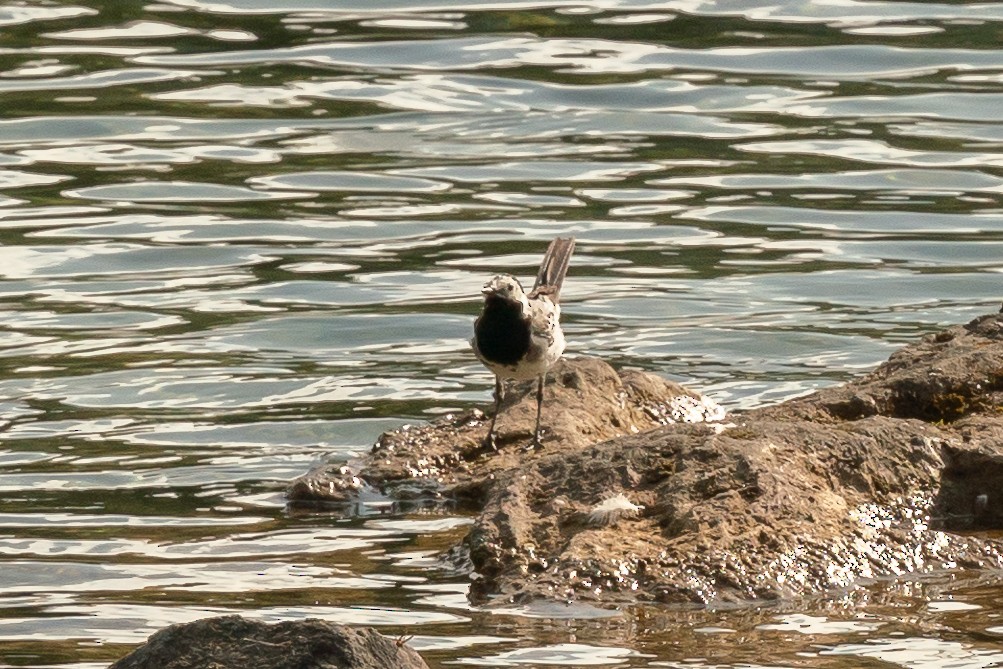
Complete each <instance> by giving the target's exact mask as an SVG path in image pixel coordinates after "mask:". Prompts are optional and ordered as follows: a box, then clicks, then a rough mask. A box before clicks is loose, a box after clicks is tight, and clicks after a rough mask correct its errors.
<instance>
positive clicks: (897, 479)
mask: <svg viewBox="0 0 1003 669" xmlns="http://www.w3.org/2000/svg"><path fill="white" fill-rule="evenodd" d="M551 376H552V377H553V379H552V381H551V382H550V383H549V384H548V386H547V391H546V401H545V405H544V427H545V430H546V434H545V439H544V448H542V449H540V450H537V451H526V450H525V449H524V445H525V444H526V443H528V441H529V439H530V437H531V432H530V431H531V429H532V424H533V417H534V414H533V411H534V410H535V405H534V403H533V396H532V393H531V392H530V389H529V388H528V387H527V388H522V389H520V392H516V393H513V394H512V396H511V397H510V399H509V400H508V401H507V402H506V403H505V404H504V405H503V407H502V412H501V413H500V414H499V418H498V428H499V436H500V439H499V441H498V448H497V450H492V449H485V448H484V447H483V445H482V440H483V437H484V434H485V432H486V420H485V416H484V415H483V414H482V413H481V412H479V411H470V412H467V413H464V414H462V415H457V416H446V417H444V418H442V419H440V420H438V421H435V422H433V423H431V424H429V425H426V426H421V427H405V428H402V429H400V430H397V431H394V432H389V433H386V434H384V435H382V436H381V437H380V439H379V441H378V442H377V444H376V445H375V446H374V448H373V450H372V452H371V453H370V454H369V455H368V457H367V458H365V460H364V461H363V462H361V463H359V465H358V467H356V468H348V467H332V468H321V469H318V470H316V471H313V472H310V473H309V474H307V475H305V476H304V477H302V478H301V479H299V480H297V481H296V482H294V483H293V485H292V486H291V488H290V491H289V496H290V502H291V503H292V504H294V505H295V504H316V503H350V502H357V500H359V499H360V498H363V497H364V496H365V495H366V494H374V493H375V492H379V493H382V494H389V495H391V496H392V497H394V498H395V499H398V500H404V499H410V500H429V499H431V500H453V501H458V502H465V503H467V504H471V505H474V506H475V507H476V508H477V509H478V510H479V511H480V516H479V518H478V520H477V522H476V524H475V525H474V527H473V529H472V530H471V532H470V533H469V535H468V536H467V537H466V539H465V540H464V542H463V545H462V546H458V547H456V548H455V549H454V553H455V554H456V555H457V556H459V557H466V556H469V559H470V560H471V562H472V565H473V570H474V572H475V574H476V575H477V580H476V581H475V583H474V587H473V588H472V591H471V597H472V598H473V599H474V600H475V601H478V602H489V601H513V600H517V601H523V600H533V599H541V598H542V599H551V600H555V599H556V600H570V599H586V600H592V601H597V602H600V603H602V602H636V601H658V602H673V603H688V604H699V605H705V604H724V603H746V602H751V601H762V600H776V599H781V598H792V597H800V596H805V595H810V594H814V593H819V592H823V591H826V590H830V589H833V588H845V587H849V586H852V585H853V584H855V583H858V582H860V581H861V580H862V579H873V578H882V577H889V576H895V575H901V574H906V573H913V572H924V571H932V570H941V569H952V568H957V567H959V566H961V567H977V568H979V567H999V566H1001V565H1003V550H1001V549H1003V544H1001V543H1000V542H998V541H996V540H994V539H992V538H990V537H986V536H981V537H980V536H978V535H973V534H971V533H970V532H969V533H967V534H965V535H961V534H959V532H961V531H963V530H964V531H966V532H967V531H968V530H973V529H986V528H999V527H1000V524H1001V520H1003V495H1001V494H1000V493H999V492H998V491H999V490H1003V485H1001V484H1003V476H1001V475H1003V418H1001V417H1000V415H999V414H998V408H999V407H1000V406H1001V400H1003V395H1001V389H1003V321H1001V317H1000V316H999V315H995V314H994V315H990V316H984V317H981V318H979V319H976V320H975V321H972V322H971V323H969V324H967V325H964V326H956V327H952V328H949V329H947V330H945V331H942V332H940V333H937V334H934V335H930V336H928V337H925V338H923V339H922V340H921V341H919V342H917V343H915V344H913V345H910V346H907V347H905V348H903V349H902V350H900V351H898V352H897V353H895V354H894V355H893V356H892V357H891V358H890V359H889V360H888V362H886V363H884V364H883V365H881V366H879V367H878V368H877V369H875V370H874V371H873V372H872V373H870V374H868V375H866V376H864V377H862V378H861V379H858V380H856V381H854V382H852V383H848V384H845V385H843V386H839V387H835V388H828V389H825V390H822V391H819V392H817V393H813V394H811V395H808V396H806V397H802V398H798V399H795V400H791V401H788V402H784V403H782V404H778V405H775V406H770V407H765V408H762V409H758V410H753V411H749V412H745V413H742V414H736V415H732V416H730V417H728V418H727V419H725V416H724V415H723V413H722V412H721V411H720V409H719V408H718V407H717V406H716V405H715V404H714V403H713V402H711V401H708V400H706V399H704V398H701V397H700V396H699V395H697V394H696V393H693V392H691V391H688V390H686V389H685V388H682V387H681V386H678V385H676V384H673V383H670V382H668V381H665V380H663V379H660V378H658V377H656V376H653V375H651V374H646V373H642V372H624V373H623V374H617V373H616V372H615V371H614V370H612V368H610V367H609V366H608V365H606V364H605V363H603V362H601V361H599V360H596V359H592V358H578V359H573V360H567V361H564V362H563V363H561V365H560V366H559V367H557V368H555V371H554V372H553V373H552V374H551Z"/></svg>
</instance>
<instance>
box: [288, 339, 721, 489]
mask: <svg viewBox="0 0 1003 669" xmlns="http://www.w3.org/2000/svg"><path fill="white" fill-rule="evenodd" d="M535 388H536V383H535V382H533V381H531V382H528V383H524V384H521V385H513V386H511V387H510V388H509V391H508V393H507V395H506V397H505V400H504V401H503V402H502V407H501V413H500V414H499V417H498V422H497V424H496V434H497V439H496V447H497V450H490V449H485V448H484V447H483V446H482V442H483V441H484V437H485V436H486V435H487V428H488V417H487V416H485V415H484V413H483V412H481V411H480V410H477V409H474V410H471V411H467V412H464V413H462V414H459V415H453V414H448V415H446V416H444V417H442V418H440V419H439V420H436V421H434V422H432V423H430V424H428V425H423V426H420V427H414V426H404V427H402V428H400V429H398V430H394V431H392V432H387V433H385V434H383V435H382V436H380V438H379V440H378V441H377V442H376V445H375V446H374V447H373V449H372V452H371V453H370V454H369V456H368V457H367V458H366V459H365V461H364V462H363V463H361V464H359V465H357V466H355V467H349V466H345V465H331V466H326V465H322V466H321V467H319V468H317V469H315V470H313V471H310V472H308V473H307V474H305V475H304V476H301V477H300V478H298V479H296V480H295V481H293V482H292V484H291V485H290V487H289V489H288V490H287V497H288V499H289V501H290V503H292V504H293V505H300V506H302V505H312V504H317V503H323V502H329V503H352V502H355V501H357V500H359V499H360V498H364V497H365V496H366V495H367V494H371V493H370V492H367V491H369V490H371V489H378V490H381V491H384V492H391V493H392V494H393V495H394V497H396V498H397V499H412V500H413V499H428V498H431V499H439V498H441V497H443V496H445V497H448V498H451V499H461V500H465V501H469V500H473V501H475V502H479V500H480V499H481V498H482V497H483V494H484V489H485V486H486V485H488V484H490V482H491V481H492V480H493V479H494V478H495V477H496V476H498V475H500V474H502V473H503V472H507V471H510V470H512V469H513V468H517V467H519V466H520V464H521V463H522V462H524V461H525V460H526V459H527V458H530V459H531V458H533V457H538V456H539V454H533V453H527V451H526V449H525V446H526V445H528V444H529V442H530V439H531V436H532V431H533V428H534V424H535V420H536V394H535ZM723 417H724V411H723V410H722V409H721V408H720V407H719V406H718V405H717V404H715V403H714V402H713V401H710V400H708V399H706V398H703V397H701V396H700V395H699V394H697V393H694V392H693V391H691V390H687V389H686V388H683V387H682V386H680V385H679V384H677V383H673V382H671V381H667V380H665V379H662V378H660V377H658V376H655V375H654V374H648V373H645V372H640V371H636V370H633V371H625V372H623V373H622V374H618V373H617V372H616V371H614V370H613V368H612V367H610V366H609V365H607V364H606V363H605V362H603V361H601V360H599V359H597V358H574V359H565V360H562V361H561V362H559V363H558V364H557V365H556V366H555V367H554V369H553V370H551V372H550V374H549V375H548V383H547V386H546V389H545V393H544V404H543V423H542V427H543V430H544V448H543V449H542V451H540V453H541V454H545V453H554V452H576V451H579V450H581V449H582V448H584V447H586V446H588V445H590V444H594V443H596V442H599V441H605V440H608V439H612V438H614V437H619V436H623V435H626V434H636V433H638V432H642V431H644V430H650V429H651V428H653V427H656V426H658V425H664V424H666V423H669V422H673V421H682V420H688V421H693V420H703V419H705V418H709V419H718V418H723ZM356 470H358V471H356Z"/></svg>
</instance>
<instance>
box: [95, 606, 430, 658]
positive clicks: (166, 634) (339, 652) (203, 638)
mask: <svg viewBox="0 0 1003 669" xmlns="http://www.w3.org/2000/svg"><path fill="white" fill-rule="evenodd" d="M248 667H254V668H255V669H335V668H337V669H428V665H427V664H425V661H424V660H422V659H421V656H420V655H418V653H417V651H415V650H414V649H413V648H410V647H408V646H407V645H406V644H405V643H403V642H399V641H395V640H394V639H388V638H386V637H384V636H382V635H381V634H379V633H378V632H377V631H376V630H374V629H372V628H368V627H346V626H343V625H335V624H332V623H329V622H326V621H323V620H303V621H298V622H282V623H277V624H272V625H270V624H268V623H263V622H260V621H255V620H248V619H246V618H241V617H240V616H225V617H220V618H206V619H203V620H196V621H195V622H191V623H184V624H181V625H171V626H170V627H167V628H165V629H162V630H160V631H159V632H157V633H156V634H154V635H153V636H151V637H150V638H149V640H147V642H146V643H145V644H144V645H142V646H140V647H139V648H137V649H136V650H134V651H132V652H131V653H129V654H128V655H126V656H125V657H123V658H122V659H121V660H119V661H118V662H116V663H115V664H113V665H111V667H110V668H109V669H247V668H248Z"/></svg>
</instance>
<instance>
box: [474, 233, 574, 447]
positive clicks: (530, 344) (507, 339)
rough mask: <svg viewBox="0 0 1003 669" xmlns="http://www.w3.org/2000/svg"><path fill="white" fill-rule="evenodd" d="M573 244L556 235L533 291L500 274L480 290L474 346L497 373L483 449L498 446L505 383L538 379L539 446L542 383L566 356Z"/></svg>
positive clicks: (534, 444)
mask: <svg viewBox="0 0 1003 669" xmlns="http://www.w3.org/2000/svg"><path fill="white" fill-rule="evenodd" d="M574 250H575V240H574V239H573V238H571V237H568V238H562V237H558V238H557V239H555V240H554V241H552V242H550V246H548V247H547V253H546V254H545V255H544V256H543V262H542V263H541V264H540V271H539V272H538V273H537V275H536V283H535V284H533V290H531V291H530V292H529V293H526V291H525V290H524V289H523V287H522V284H521V283H519V280H518V279H516V278H515V277H513V276H509V275H508V274H499V275H498V276H496V277H494V278H493V279H491V280H490V281H488V282H487V284H485V285H484V288H483V289H482V290H481V293H483V295H484V309H483V311H481V315H480V316H478V317H477V320H476V321H475V322H474V338H473V339H471V340H470V345H471V346H473V348H474V353H475V354H476V355H477V358H478V359H479V360H480V361H481V362H482V363H484V365H485V366H486V367H487V368H488V369H490V370H491V371H492V372H494V375H495V393H494V399H495V408H494V413H493V414H492V415H491V425H490V426H489V427H488V434H487V437H485V439H484V444H485V446H490V447H492V448H493V447H494V445H495V441H494V439H495V437H494V431H495V420H496V419H497V418H498V409H499V407H500V405H501V401H502V394H503V392H504V388H503V386H502V380H503V379H516V380H519V381H526V380H529V379H536V380H537V386H536V428H535V429H534V431H533V441H532V443H531V446H532V447H533V448H538V447H539V446H540V445H541V444H540V414H541V412H542V410H543V383H544V380H545V379H546V376H547V372H548V371H549V370H550V368H551V367H553V366H554V364H555V363H556V362H557V361H558V360H560V358H561V354H562V353H563V352H564V332H563V331H562V330H561V323H560V318H561V307H560V305H559V300H560V296H561V284H562V283H564V275H565V274H567V272H568V263H569V262H571V253H572V252H573V251H574Z"/></svg>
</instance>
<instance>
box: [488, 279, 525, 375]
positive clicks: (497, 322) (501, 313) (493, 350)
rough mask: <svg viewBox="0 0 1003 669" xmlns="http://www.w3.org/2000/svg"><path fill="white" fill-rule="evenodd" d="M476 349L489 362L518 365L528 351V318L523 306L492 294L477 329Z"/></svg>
mask: <svg viewBox="0 0 1003 669" xmlns="http://www.w3.org/2000/svg"><path fill="white" fill-rule="evenodd" d="M474 336H476V337H477V349H478V350H479V351H480V354H481V356H482V357H483V358H484V359H485V360H487V361H488V362H492V363H495V364H497V365H515V364H516V363H518V362H519V361H520V360H522V359H523V358H524V357H525V356H526V354H527V353H528V352H529V342H530V328H529V319H528V318H525V317H524V316H523V315H522V304H520V303H519V302H512V301H509V300H504V299H502V298H500V297H497V296H495V295H489V296H488V298H487V299H486V300H485V301H484V311H483V312H482V313H481V317H480V318H479V319H477V325H476V327H475V329H474Z"/></svg>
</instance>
